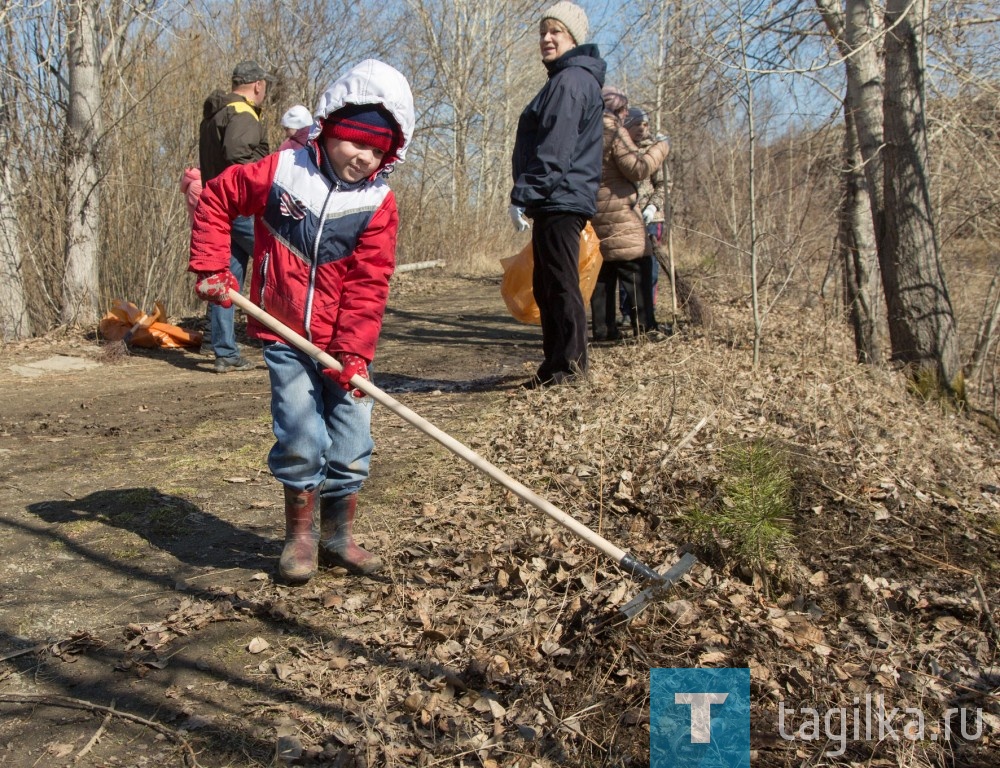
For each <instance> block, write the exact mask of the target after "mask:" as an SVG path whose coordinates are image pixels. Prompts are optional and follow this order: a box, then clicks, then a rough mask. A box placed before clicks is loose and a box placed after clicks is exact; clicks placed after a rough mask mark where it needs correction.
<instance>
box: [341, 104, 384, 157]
mask: <svg viewBox="0 0 1000 768" xmlns="http://www.w3.org/2000/svg"><path fill="white" fill-rule="evenodd" d="M323 136H324V137H333V138H335V139H341V140H342V141H355V142H358V143H360V144H368V145H369V146H372V147H375V148H376V149H380V150H382V151H383V152H384V153H385V158H384V159H385V160H388V158H391V157H393V156H394V155H395V154H396V151H397V150H398V149H399V145H400V130H399V126H398V125H397V124H396V121H395V120H393V118H392V116H391V115H390V114H389V112H388V111H386V110H385V109H384V108H383V107H381V106H379V105H377V104H348V105H347V106H346V107H343V108H342V109H338V110H337V111H336V112H334V113H333V114H332V115H330V116H329V117H328V118H327V119H326V120H325V121H324V122H323Z"/></svg>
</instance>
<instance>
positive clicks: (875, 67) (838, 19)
mask: <svg viewBox="0 0 1000 768" xmlns="http://www.w3.org/2000/svg"><path fill="white" fill-rule="evenodd" d="M816 2H817V5H818V6H819V10H820V14H821V15H822V17H823V21H824V22H825V24H826V27H827V29H828V30H829V32H830V35H831V36H832V38H833V40H834V43H835V44H836V46H837V50H838V51H839V52H840V55H841V57H842V58H843V60H844V65H845V69H846V71H847V93H846V96H845V97H844V145H843V146H844V150H843V165H842V168H841V181H842V195H841V204H840V215H839V221H838V246H839V250H840V254H841V259H842V264H843V275H844V294H845V303H846V305H847V307H848V313H849V317H850V321H851V326H852V327H853V329H854V346H855V350H856V353H857V357H858V361H859V362H864V363H881V362H882V359H883V356H882V343H881V338H880V322H879V321H880V317H879V314H878V312H877V309H878V305H879V302H878V298H877V297H878V291H879V290H880V288H881V283H880V281H879V274H878V234H877V233H878V232H881V231H884V229H885V195H884V193H883V190H882V186H883V170H882V154H881V153H882V71H881V65H880V59H879V48H878V46H877V40H878V36H877V29H876V24H877V23H878V22H879V21H880V17H879V16H878V15H877V14H876V11H875V8H874V4H873V2H872V0H847V3H846V11H845V12H841V10H840V7H839V5H838V4H837V2H835V0H816Z"/></svg>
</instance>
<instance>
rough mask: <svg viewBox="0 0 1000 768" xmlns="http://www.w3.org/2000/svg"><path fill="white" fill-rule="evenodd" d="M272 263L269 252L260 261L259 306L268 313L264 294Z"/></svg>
mask: <svg viewBox="0 0 1000 768" xmlns="http://www.w3.org/2000/svg"><path fill="white" fill-rule="evenodd" d="M270 261H271V254H270V253H269V252H267V251H265V252H264V258H263V259H261V260H260V295H259V296H258V297H257V306H259V307H260V308H261V309H263V310H264V311H265V312H266V311H267V307H265V306H264V292H265V289H266V288H267V265H268V263H269V262H270Z"/></svg>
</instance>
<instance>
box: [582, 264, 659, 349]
mask: <svg viewBox="0 0 1000 768" xmlns="http://www.w3.org/2000/svg"><path fill="white" fill-rule="evenodd" d="M640 262H641V259H636V260H634V261H605V262H604V263H603V264H601V271H600V272H598V273H597V283H596V284H595V285H594V293H593V295H592V296H591V297H590V317H591V322H592V323H593V331H594V341H607V340H609V339H615V338H618V324H617V317H618V314H617V313H618V286H619V284H621V286H622V288H624V289H625V299H626V301H627V302H628V307H629V315H630V317H629V319H630V320H631V322H632V332H633V333H637V332H638V329H639V327H640V326H642V327H645V325H646V322H647V317H648V315H647V309H646V297H645V292H644V291H643V286H642V267H641V264H640Z"/></svg>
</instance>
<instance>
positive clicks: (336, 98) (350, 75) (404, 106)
mask: <svg viewBox="0 0 1000 768" xmlns="http://www.w3.org/2000/svg"><path fill="white" fill-rule="evenodd" d="M347 104H381V105H382V106H383V107H385V108H386V109H387V110H389V113H390V114H391V115H392V116H393V117H394V118H395V120H396V122H397V123H399V127H400V128H401V129H402V131H403V143H402V144H401V145H400V147H399V150H398V151H397V152H396V161H397V162H400V163H401V162H403V160H404V159H405V158H406V148H407V147H408V146H409V145H410V139H412V138H413V124H414V118H413V94H412V93H411V92H410V84H409V83H408V82H407V81H406V78H405V77H403V75H402V73H401V72H400V71H399V70H397V69H394V68H393V67H390V66H389V65H388V64H385V63H384V62H381V61H378V60H376V59H365V60H364V61H362V62H361V63H360V64H356V65H355V66H353V67H351V68H350V69H349V70H348V71H347V72H345V73H344V74H343V75H341V76H340V77H338V78H337V79H336V80H335V81H334V82H333V84H332V85H330V86H329V87H328V88H327V89H326V91H324V92H323V95H322V96H320V97H319V103H317V105H316V111H315V112H314V113H313V114H314V116H315V117H316V121H317V122H316V124H315V125H314V126H313V130H312V132H311V134H310V138H316V136H318V135H319V134H320V131H321V129H322V127H323V126H322V122H323V120H325V119H326V118H327V117H329V116H330V115H331V114H332V113H334V112H336V111H337V110H338V109H340V108H341V107H343V106H345V105H347Z"/></svg>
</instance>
